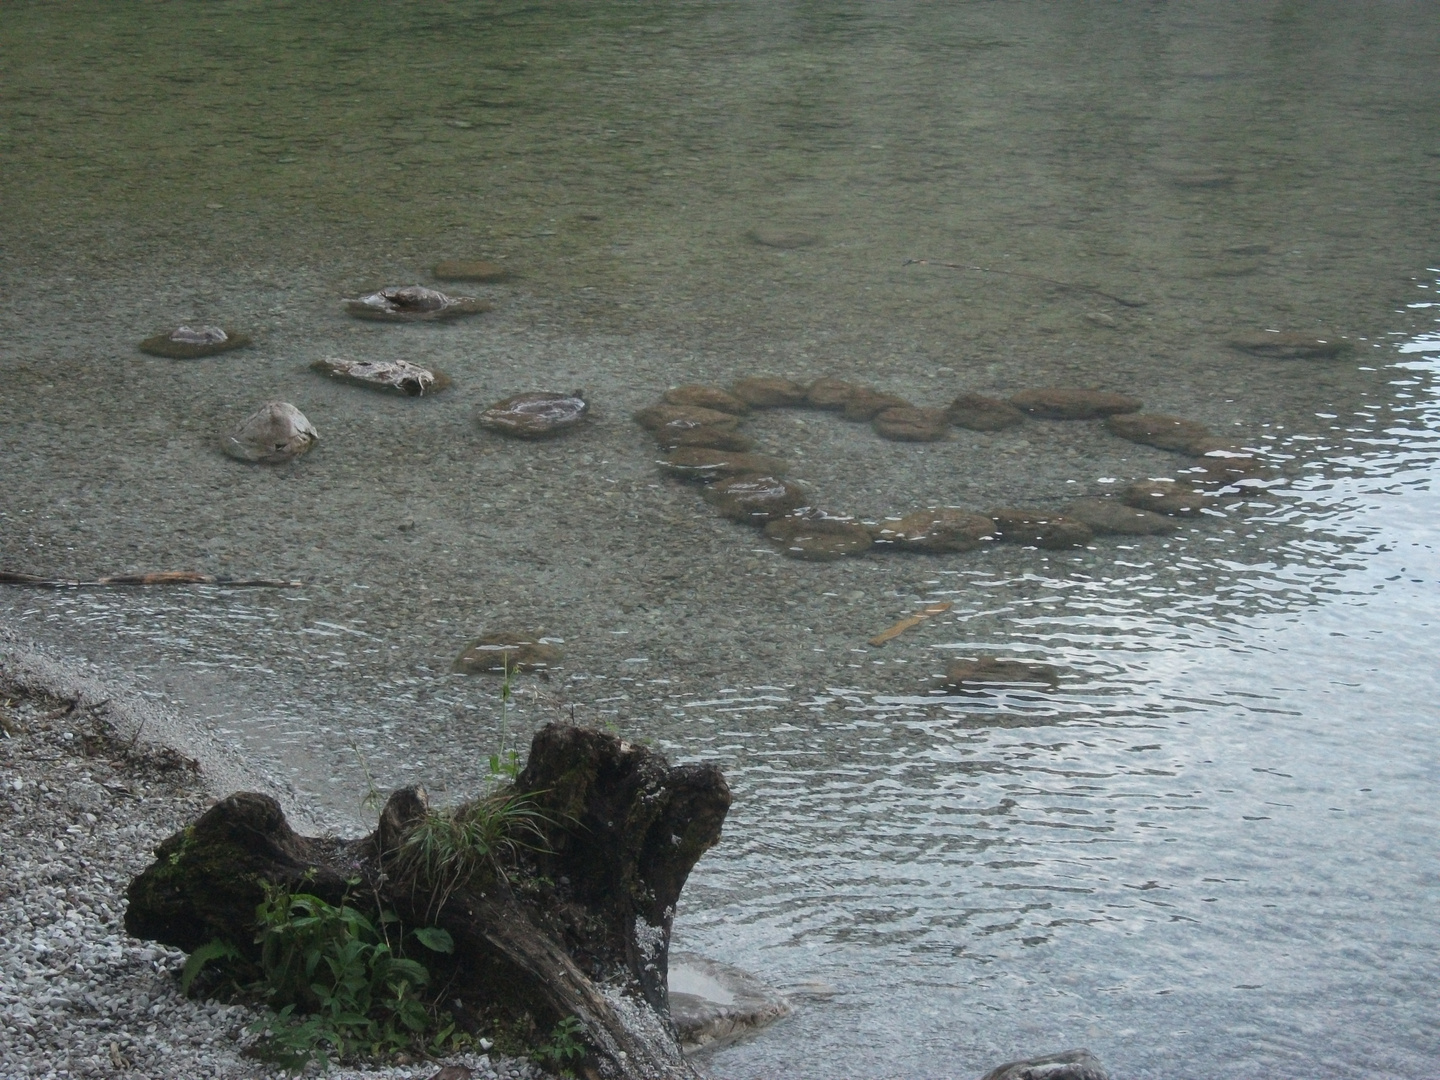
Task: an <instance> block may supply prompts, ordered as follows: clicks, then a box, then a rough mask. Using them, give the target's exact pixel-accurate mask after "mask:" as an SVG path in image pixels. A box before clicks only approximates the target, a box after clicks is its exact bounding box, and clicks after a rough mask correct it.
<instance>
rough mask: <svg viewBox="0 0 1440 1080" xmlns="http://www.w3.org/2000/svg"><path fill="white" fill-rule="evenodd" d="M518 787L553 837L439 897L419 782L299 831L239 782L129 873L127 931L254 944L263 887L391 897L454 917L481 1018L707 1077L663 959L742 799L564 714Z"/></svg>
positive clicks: (461, 1007) (630, 1067) (422, 918)
mask: <svg viewBox="0 0 1440 1080" xmlns="http://www.w3.org/2000/svg"><path fill="white" fill-rule="evenodd" d="M514 786H515V789H516V791H518V792H522V793H529V794H530V798H531V800H532V804H531V805H533V806H534V807H535V808H536V809H537V810H538V811H539V812H540V813H541V814H542V815H543V819H542V821H541V823H540V825H539V826H538V827H539V828H540V829H541V830H542V831H543V832H544V834H545V835H544V837H543V840H542V841H541V842H537V843H534V844H532V845H530V846H528V847H524V848H520V849H518V851H517V852H515V853H514V856H513V859H514V865H513V866H511V867H510V868H509V869H508V871H507V872H505V873H501V874H492V875H489V876H488V877H485V878H484V879H481V880H478V881H476V882H471V883H467V884H462V885H461V886H460V887H459V888H457V889H456V890H455V891H454V892H453V894H451V895H450V896H449V897H448V899H447V900H446V901H445V902H444V904H443V906H441V907H440V908H439V910H438V911H437V910H436V908H435V903H434V896H433V894H432V893H430V892H427V891H426V890H423V889H419V890H417V889H416V887H415V884H414V880H413V879H411V880H409V881H408V882H407V881H406V880H405V877H404V875H403V874H400V873H399V872H398V865H399V864H398V862H397V859H398V853H399V852H401V850H402V848H403V845H404V844H405V840H406V837H407V836H409V835H410V833H411V832H412V831H413V830H414V829H415V827H416V826H417V824H419V823H420V822H421V821H423V820H424V819H425V817H426V815H427V814H428V813H429V807H428V805H427V802H426V798H425V793H424V791H423V790H422V789H420V788H413V787H412V788H406V789H403V790H401V791H397V792H396V793H395V794H393V795H392V796H391V797H390V799H389V801H388V802H387V803H386V805H385V808H384V810H383V811H382V812H381V814H380V820H379V823H378V826H377V828H376V830H375V831H374V832H373V833H371V834H370V835H369V836H367V837H365V838H363V839H359V840H342V839H335V838H330V837H305V836H299V835H297V834H296V833H295V832H294V831H292V830H291V828H290V826H289V825H288V824H287V822H286V820H285V816H284V814H283V813H282V812H281V810H280V807H279V804H277V803H276V802H275V800H273V799H271V798H270V797H269V796H266V795H258V794H254V793H249V792H241V793H238V794H235V795H231V796H229V797H228V798H226V799H223V800H221V801H220V802H218V803H216V804H215V805H214V806H213V807H211V808H210V809H209V810H208V811H206V812H205V813H204V814H203V815H202V816H201V817H200V818H198V819H197V820H196V821H195V822H194V823H193V824H192V825H190V826H189V827H188V828H186V829H184V830H182V831H180V832H178V833H176V834H175V835H173V836H171V837H170V838H168V839H167V840H165V841H164V842H163V843H162V844H161V845H160V846H159V847H158V848H157V849H156V852H155V854H156V860H155V862H154V863H153V864H152V865H151V866H150V867H148V868H147V869H146V870H145V871H144V872H143V873H142V874H140V875H139V876H138V877H136V878H135V879H134V880H133V881H132V882H131V883H130V887H129V891H128V899H129V908H128V910H127V912H126V915H125V928H126V930H127V931H129V932H130V933H131V934H132V935H134V936H136V937H142V938H150V939H154V940H156V941H160V942H163V943H165V944H167V945H173V946H175V947H177V948H181V949H184V950H186V951H193V950H194V949H196V948H198V947H199V946H201V945H203V944H205V943H207V942H209V941H212V940H216V939H220V940H224V941H229V942H231V943H232V944H233V945H235V946H236V947H237V948H240V949H241V950H248V951H249V952H250V954H251V955H252V956H253V955H255V954H256V952H257V946H255V944H254V938H255V909H256V906H257V905H258V904H259V903H260V901H261V899H262V896H263V892H264V885H265V884H266V883H270V884H276V885H283V886H288V887H290V888H292V889H295V890H296V891H305V892H310V893H314V894H316V895H318V896H321V897H322V898H324V899H326V900H328V901H329V902H330V903H339V902H340V901H341V900H342V899H344V898H347V897H348V901H347V902H348V903H350V904H352V905H355V906H359V907H367V906H368V907H369V908H370V909H371V910H372V911H373V910H375V909H377V908H379V907H381V906H383V907H385V908H388V909H390V910H392V911H394V912H395V913H396V914H397V915H398V916H399V917H400V919H401V921H402V923H404V924H405V925H407V926H411V927H415V926H429V925H434V926H440V927H442V928H444V929H445V930H447V931H449V933H450V934H451V936H452V937H453V938H454V940H455V951H454V953H453V954H452V955H451V956H449V957H445V958H443V959H444V960H445V961H446V964H445V966H444V969H443V970H439V971H438V975H439V978H438V979H437V983H442V984H443V983H445V982H446V981H447V980H448V986H447V989H446V999H447V1001H449V1002H450V1003H451V1007H452V1008H454V1010H455V1012H456V1017H457V1021H458V1022H460V1023H461V1024H463V1025H465V1026H467V1027H469V1028H471V1029H472V1030H479V1029H481V1028H482V1027H484V1026H485V1025H486V1024H487V1023H489V1022H494V1021H495V1020H496V1019H502V1020H505V1019H509V1020H514V1019H515V1018H517V1017H528V1018H529V1020H530V1021H532V1022H533V1023H534V1025H535V1026H536V1029H537V1030H539V1031H541V1032H547V1031H549V1030H550V1029H551V1027H553V1025H554V1024H556V1023H557V1022H559V1021H560V1020H562V1019H564V1018H566V1017H570V1016H574V1017H577V1018H578V1019H579V1020H580V1022H581V1024H582V1025H583V1034H584V1038H585V1041H586V1043H587V1045H588V1047H589V1050H590V1053H589V1055H588V1058H587V1061H586V1063H585V1064H586V1071H587V1072H588V1071H590V1070H592V1069H593V1070H594V1071H595V1072H596V1073H598V1074H599V1075H601V1076H604V1077H613V1078H625V1080H628V1078H635V1080H658V1078H666V1080H669V1078H677V1077H693V1076H695V1075H696V1074H695V1073H694V1072H693V1070H692V1069H691V1068H690V1067H689V1066H688V1065H687V1064H686V1063H685V1062H684V1060H683V1059H682V1058H681V1056H680V1052H679V1048H678V1044H677V1041H676V1039H675V1032H674V1028H673V1026H672V1025H671V1023H670V1020H669V1002H668V995H667V991H666V974H667V972H666V963H667V957H668V952H669V944H670V927H671V922H672V920H673V918H674V914H675V903H676V901H677V900H678V898H679V896H680V890H681V888H682V887H683V886H684V884H685V880H686V878H687V877H688V876H689V873H690V870H691V868H692V867H693V866H694V865H695V862H696V861H697V860H698V859H699V858H700V856H701V855H702V854H703V853H704V852H705V851H706V850H707V849H709V848H710V847H712V846H714V845H715V843H716V842H718V840H719V838H720V827H721V824H722V822H723V821H724V819H725V814H726V812H727V811H728V809H729V807H730V790H729V788H728V786H727V785H726V783H725V779H724V777H723V776H722V775H721V773H720V771H719V769H717V768H715V767H714V766H706V765H685V766H679V767H673V768H672V767H671V766H669V765H668V764H667V762H666V761H665V759H664V758H663V757H662V756H661V755H660V754H659V753H657V752H656V751H653V750H650V749H648V748H646V747H643V746H638V745H635V744H633V743H628V742H625V741H622V740H621V739H620V738H618V737H616V736H614V735H610V734H608V733H606V732H602V731H596V730H593V729H590V728H582V727H575V726H570V725H562V724H550V725H548V726H547V727H545V728H543V729H541V730H540V731H539V732H538V733H537V734H536V735H535V738H534V741H533V742H532V743H531V747H530V757H529V760H528V762H527V764H526V767H525V769H524V771H523V772H522V773H521V774H520V775H519V776H518V777H517V778H516V780H515V784H514ZM356 879H359V884H355V882H356ZM432 967H433V965H432Z"/></svg>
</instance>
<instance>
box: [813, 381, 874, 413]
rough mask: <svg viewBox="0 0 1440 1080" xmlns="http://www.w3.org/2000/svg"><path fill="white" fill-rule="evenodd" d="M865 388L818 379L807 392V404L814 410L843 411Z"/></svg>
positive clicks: (848, 383)
mask: <svg viewBox="0 0 1440 1080" xmlns="http://www.w3.org/2000/svg"><path fill="white" fill-rule="evenodd" d="M864 389H865V387H863V386H859V385H857V384H856V383H850V382H841V381H840V380H839V379H830V378H825V379H816V380H815V381H814V382H813V383H811V384H810V386H809V389H807V390H806V391H805V404H807V405H809V406H810V407H811V408H812V409H836V410H839V409H843V408H845V404H846V403H847V402H848V401H849V400H850V399H851V398H852V397H854V396H855V395H856V394H857V393H858V392H860V391H861V390H864Z"/></svg>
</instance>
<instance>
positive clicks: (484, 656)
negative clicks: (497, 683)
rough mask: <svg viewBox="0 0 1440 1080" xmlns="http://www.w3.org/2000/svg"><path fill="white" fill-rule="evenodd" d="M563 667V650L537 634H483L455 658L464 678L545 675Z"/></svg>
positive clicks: (512, 632)
mask: <svg viewBox="0 0 1440 1080" xmlns="http://www.w3.org/2000/svg"><path fill="white" fill-rule="evenodd" d="M559 664H560V650H559V649H557V648H556V647H555V646H554V645H551V644H550V643H549V642H547V641H545V640H544V638H543V637H542V636H541V635H540V634H539V633H537V632H536V631H533V630H500V631H496V632H495V633H490V634H483V635H481V636H480V637H478V638H476V639H475V640H474V641H472V642H470V644H468V645H466V646H465V649H464V651H463V652H461V654H460V655H459V656H458V657H456V658H455V664H454V669H455V670H456V671H458V672H460V673H461V674H463V675H502V674H504V673H505V672H506V671H507V670H509V671H545V670H549V669H550V668H553V667H558V666H559Z"/></svg>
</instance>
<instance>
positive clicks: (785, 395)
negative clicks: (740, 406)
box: [731, 375, 805, 409]
mask: <svg viewBox="0 0 1440 1080" xmlns="http://www.w3.org/2000/svg"><path fill="white" fill-rule="evenodd" d="M731 390H733V391H734V393H735V396H736V397H737V398H739V399H740V400H741V401H743V402H745V404H747V405H751V406H754V407H755V408H757V409H783V408H785V407H787V406H793V405H804V404H805V387H803V386H801V385H800V384H799V383H797V382H791V381H790V380H789V379H781V378H777V377H775V376H773V375H752V376H750V377H748V378H744V379H737V380H735V384H734V385H733V386H732V387H731Z"/></svg>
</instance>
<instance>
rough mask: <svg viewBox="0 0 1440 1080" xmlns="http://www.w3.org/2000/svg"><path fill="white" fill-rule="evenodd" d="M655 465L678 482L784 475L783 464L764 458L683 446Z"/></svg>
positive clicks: (733, 451)
mask: <svg viewBox="0 0 1440 1080" xmlns="http://www.w3.org/2000/svg"><path fill="white" fill-rule="evenodd" d="M656 464H658V465H659V466H660V469H661V471H662V472H665V473H668V474H670V475H671V476H674V477H677V478H678V479H681V480H700V481H706V482H708V481H711V480H718V479H720V478H721V477H725V476H741V475H743V474H745V473H753V474H755V475H757V476H763V475H774V474H776V473H781V472H784V471H785V463H784V462H783V461H779V460H777V459H775V458H773V457H767V456H765V455H764V454H749V453H745V452H744V451H740V450H715V449H712V448H711V447H708V446H682V447H679V448H677V449H675V450H672V451H670V453H669V454H667V455H665V458H664V460H663V461H659V462H657V463H656Z"/></svg>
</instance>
